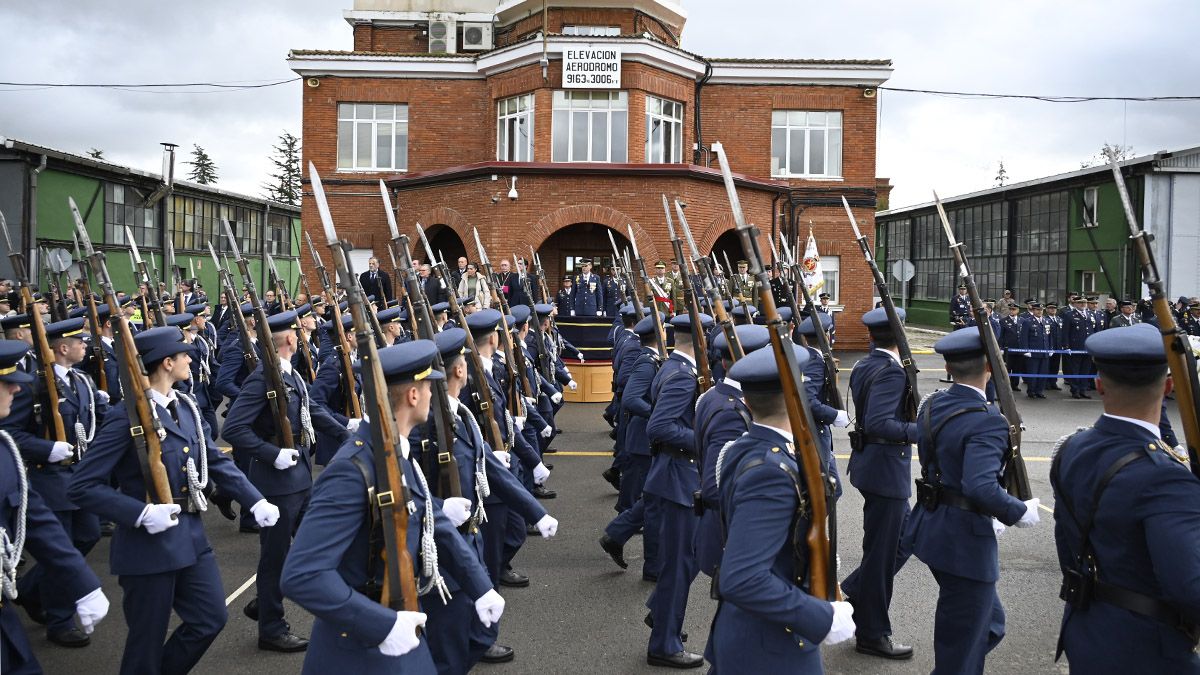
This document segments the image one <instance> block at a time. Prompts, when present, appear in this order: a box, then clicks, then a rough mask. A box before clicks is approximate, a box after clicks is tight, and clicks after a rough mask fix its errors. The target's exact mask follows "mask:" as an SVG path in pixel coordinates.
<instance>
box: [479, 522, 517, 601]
mask: <svg viewBox="0 0 1200 675" xmlns="http://www.w3.org/2000/svg"><path fill="white" fill-rule="evenodd" d="M484 508H485V509H487V516H488V517H487V520H485V521H484V522H483V523H480V525H479V531H480V533H482V534H483V565H484V567H486V568H487V572H488V577H489V578H490V579H491V580H492V586H498V585H499V584H500V571H501V570H502V569H504V563H505V560H504V534H505V531H506V530H507V529H508V514H509V511H510V510H511V509H509V508H508V505H507V504H505V503H504V502H499V503H497V504H484Z"/></svg>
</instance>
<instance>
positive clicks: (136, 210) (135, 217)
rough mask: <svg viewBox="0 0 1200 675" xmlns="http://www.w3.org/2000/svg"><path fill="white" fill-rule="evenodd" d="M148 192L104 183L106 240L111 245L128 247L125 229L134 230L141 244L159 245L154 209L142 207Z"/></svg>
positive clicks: (134, 235)
mask: <svg viewBox="0 0 1200 675" xmlns="http://www.w3.org/2000/svg"><path fill="white" fill-rule="evenodd" d="M145 199H146V195H143V194H141V193H139V192H138V191H137V190H136V189H134V188H133V187H132V186H129V185H120V184H118V183H106V184H105V185H104V232H105V236H104V240H105V241H106V242H108V243H110V244H120V245H124V246H128V245H129V242H128V241H126V237H125V228H126V227H128V228H129V229H130V231H131V232H133V239H134V241H135V242H136V243H137V245H138V246H155V247H157V246H158V239H157V237H156V236H155V233H154V231H155V230H156V229H157V227H156V218H155V210H154V209H152V208H151V209H147V208H144V207H143V206H142V203H143V202H144V201H145Z"/></svg>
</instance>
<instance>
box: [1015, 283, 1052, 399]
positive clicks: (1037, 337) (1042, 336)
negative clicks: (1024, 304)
mask: <svg viewBox="0 0 1200 675" xmlns="http://www.w3.org/2000/svg"><path fill="white" fill-rule="evenodd" d="M1029 311H1030V316H1029V317H1028V318H1026V319H1025V321H1023V322H1021V328H1020V336H1019V338H1018V349H1025V350H1030V351H1026V352H1025V353H1024V354H1023V355H1022V358H1023V359H1024V360H1025V365H1024V368H1025V372H1027V373H1029V377H1027V378H1025V390H1026V391H1025V395H1026V396H1028V397H1029V398H1046V395H1045V394H1043V393H1042V392H1043V391H1045V389H1046V378H1045V377H1044V375H1046V371H1047V370H1048V368H1047V366H1048V364H1049V363H1050V354H1049V353H1047V352H1048V350H1050V349H1053V348H1054V342H1052V339H1051V331H1052V330H1053V328H1052V326H1051V325H1050V322H1049V321H1046V320H1045V319H1044V318H1043V317H1042V303H1040V302H1034V303H1032V304H1031V305H1030V306H1029Z"/></svg>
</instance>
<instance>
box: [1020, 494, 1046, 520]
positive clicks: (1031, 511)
mask: <svg viewBox="0 0 1200 675" xmlns="http://www.w3.org/2000/svg"><path fill="white" fill-rule="evenodd" d="M1041 503H1042V500H1040V499H1038V498H1037V497H1034V498H1033V499H1030V500H1029V501H1027V502H1025V514H1024V515H1022V516H1021V519H1020V520H1018V521H1017V527H1033V526H1034V525H1037V524H1038V523H1039V522H1041V520H1042V517H1041V516H1040V515H1038V505H1039V504H1041Z"/></svg>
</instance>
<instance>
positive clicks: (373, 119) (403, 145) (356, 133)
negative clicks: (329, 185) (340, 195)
mask: <svg viewBox="0 0 1200 675" xmlns="http://www.w3.org/2000/svg"><path fill="white" fill-rule="evenodd" d="M386 108H391V110H392V116H391V118H390V119H387V118H386V117H380V116H381V114H383V113H384V112H385V109H386ZM368 112H369V113H370V116H369V117H368V116H367V115H362V114H361V113H368ZM337 116H338V117H337V129H338V134H337V149H336V156H337V170H338V171H407V170H408V104H406V103H354V102H350V101H342V102H339V103H338V108H337ZM346 125H349V127H347V126H346ZM347 129H348V131H349V136H348V137H347V135H346V132H347ZM382 129H390V130H391V132H392V133H391V139H392V141H391V146H390V148H388V149H389V150H390V155H391V161H390V162H386V163H380V161H379V157H378V154H379V140H380V135H379V133H380V130H382ZM363 132H366V133H370V135H371V139H370V145H369V148H366V149H369V153H370V157H369V158H366V159H363V158H362V157H361V156H360V151H361V150H363V149H364V148H362V147H360V146H361V145H362V143H363V140H362V138H361V136H360V134H362V133H363ZM345 150H348V151H349V157H348V159H349V162H348V163H344V162H343V159H344V158H343V151H345Z"/></svg>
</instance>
